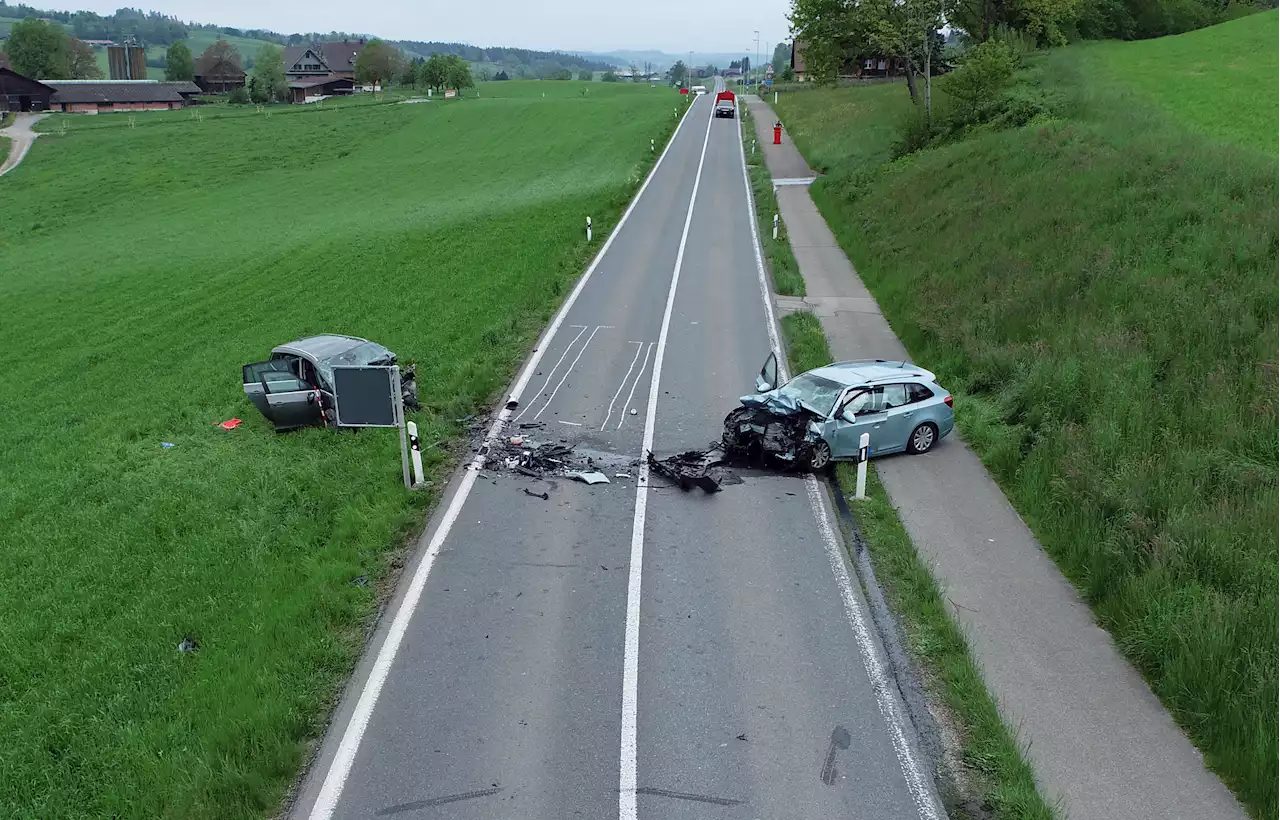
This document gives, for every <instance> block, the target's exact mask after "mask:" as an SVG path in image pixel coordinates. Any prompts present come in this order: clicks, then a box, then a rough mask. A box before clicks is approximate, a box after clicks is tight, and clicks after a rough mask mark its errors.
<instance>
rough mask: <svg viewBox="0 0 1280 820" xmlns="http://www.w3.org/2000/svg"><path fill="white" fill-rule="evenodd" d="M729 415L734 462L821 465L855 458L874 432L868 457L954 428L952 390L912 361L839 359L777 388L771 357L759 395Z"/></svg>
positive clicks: (727, 443) (728, 442)
mask: <svg viewBox="0 0 1280 820" xmlns="http://www.w3.org/2000/svg"><path fill="white" fill-rule="evenodd" d="M740 401H741V402H742V406H741V407H737V408H735V409H734V410H733V411H732V412H731V413H729V415H728V416H727V417H726V418H725V422H724V438H723V442H722V446H723V449H724V450H725V452H726V453H727V454H728V455H730V456H731V457H733V458H735V459H746V460H751V461H760V460H765V459H772V460H775V461H778V462H782V463H783V464H786V465H790V466H794V467H797V468H801V467H804V468H808V469H811V470H822V469H825V468H826V467H827V465H828V464H830V463H831V462H832V461H856V460H857V458H858V441H859V439H860V438H861V436H862V434H863V433H867V434H869V437H870V445H869V455H870V456H872V457H874V456H881V455H888V454H890V453H903V452H905V453H912V454H916V453H925V452H928V451H929V450H931V449H932V448H933V446H934V445H935V444H937V443H938V442H939V441H940V440H941V439H943V438H945V437H946V436H947V435H949V434H950V433H951V431H952V430H953V429H955V412H954V410H953V409H952V400H951V394H950V393H949V392H947V391H946V390H945V389H943V387H942V386H941V385H939V384H938V379H937V377H936V376H934V375H933V374H932V373H930V372H929V371H928V370H925V369H923V368H921V367H916V366H915V365H913V364H911V363H909V362H888V361H883V360H880V359H860V360H857V361H851V362H835V363H833V364H829V365H826V366H825V367H819V368H816V369H814V370H810V371H808V372H807V373H801V374H800V375H798V376H796V377H795V378H793V379H791V380H790V381H788V382H787V383H786V384H783V385H781V386H779V385H778V358H777V356H776V354H770V355H769V359H768V361H766V362H765V364H764V367H763V368H761V370H760V375H759V376H758V377H757V378H756V394H755V395H752V396H743V397H742V398H741V399H740Z"/></svg>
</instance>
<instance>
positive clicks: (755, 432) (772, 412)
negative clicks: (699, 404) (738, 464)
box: [721, 391, 822, 466]
mask: <svg viewBox="0 0 1280 820" xmlns="http://www.w3.org/2000/svg"><path fill="white" fill-rule="evenodd" d="M739 401H740V402H741V406H739V407H736V408H734V409H733V410H732V411H731V412H730V413H729V415H728V416H726V417H725V420H724V433H723V437H722V442H721V445H722V448H723V449H724V452H725V454H726V455H728V456H729V458H730V459H732V460H736V461H746V462H754V463H759V462H762V461H765V460H776V461H778V462H782V463H783V464H786V465H790V466H797V465H805V464H808V463H809V458H810V456H811V455H812V453H813V447H814V445H815V444H817V443H818V441H819V440H820V439H821V437H822V427H821V421H822V420H821V418H819V416H818V415H817V414H816V413H814V412H813V411H811V410H809V409H807V408H805V407H803V406H801V405H800V404H799V403H797V402H796V401H795V400H794V399H791V398H789V397H787V396H785V395H781V394H779V393H778V392H777V391H770V392H768V393H760V394H755V395H750V396H742V397H741V398H740V399H739Z"/></svg>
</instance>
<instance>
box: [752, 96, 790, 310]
mask: <svg viewBox="0 0 1280 820" xmlns="http://www.w3.org/2000/svg"><path fill="white" fill-rule="evenodd" d="M738 112H739V115H740V116H741V117H742V123H741V129H742V146H743V149H744V150H745V151H746V154H747V176H748V178H749V179H750V180H751V195H752V197H754V198H755V203H756V223H757V224H756V228H757V230H758V231H759V232H760V245H761V247H763V248H764V257H765V265H766V267H767V268H768V269H769V275H770V277H772V279H773V290H774V292H775V293H778V294H780V295H782V296H804V295H805V292H804V277H803V276H801V275H800V266H799V265H798V264H797V263H796V257H795V254H793V253H792V252H791V242H790V241H789V240H788V239H787V223H786V222H784V221H783V220H782V217H781V211H780V210H779V209H778V199H777V197H775V196H774V194H773V177H772V176H771V175H770V174H769V169H768V168H767V167H765V164H764V152H763V151H760V150H757V151H756V153H755V154H752V153H751V146H752V143H753V141H754V139H755V133H756V127H755V123H754V122H753V121H752V118H751V113H750V112H749V111H748V110H747V106H746V105H740V106H738ZM774 214H778V215H779V216H778V238H777V239H774V238H773V216H774Z"/></svg>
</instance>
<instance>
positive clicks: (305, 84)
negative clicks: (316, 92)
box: [289, 74, 354, 88]
mask: <svg viewBox="0 0 1280 820" xmlns="http://www.w3.org/2000/svg"><path fill="white" fill-rule="evenodd" d="M335 82H336V83H353V84H354V80H352V79H351V78H350V77H339V76H337V75H336V74H329V75H326V76H324V77H294V78H293V79H291V80H289V87H290V88H315V87H316V86H318V85H328V84H329V83H335Z"/></svg>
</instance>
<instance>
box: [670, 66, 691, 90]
mask: <svg viewBox="0 0 1280 820" xmlns="http://www.w3.org/2000/svg"><path fill="white" fill-rule="evenodd" d="M688 76H689V67H688V66H687V65H685V64H684V60H676V64H675V65H673V66H671V82H673V83H675V84H676V85H683V84H684V81H685V78H687V77H688Z"/></svg>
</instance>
